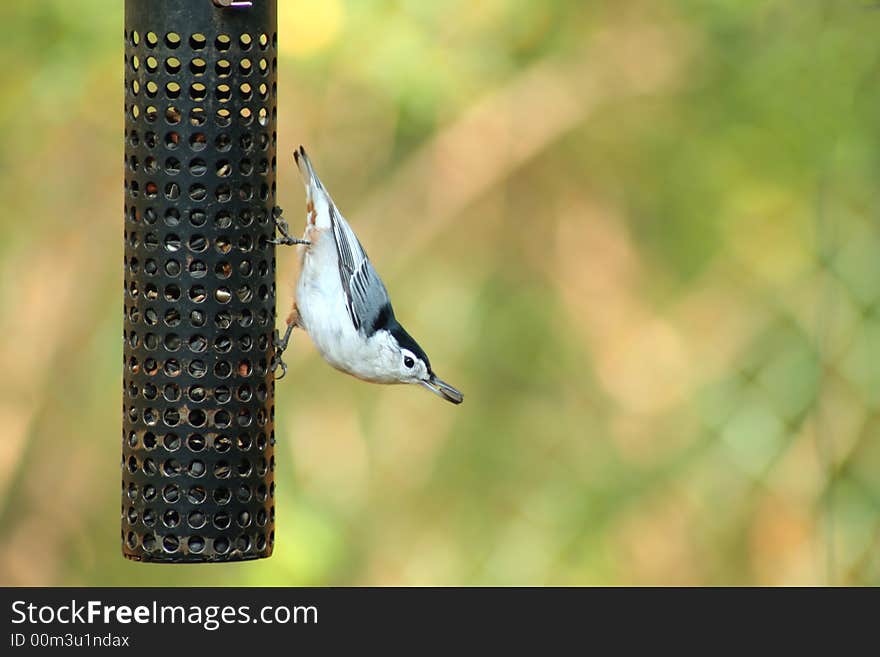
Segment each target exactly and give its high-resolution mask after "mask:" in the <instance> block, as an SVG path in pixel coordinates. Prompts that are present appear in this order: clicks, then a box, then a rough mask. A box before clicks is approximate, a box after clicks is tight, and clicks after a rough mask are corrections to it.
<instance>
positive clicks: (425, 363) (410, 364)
mask: <svg viewBox="0 0 880 657" xmlns="http://www.w3.org/2000/svg"><path fill="white" fill-rule="evenodd" d="M386 339H387V345H388V347H389V349H388V350H387V352H386V353H387V358H386V362H385V367H386V368H387V369H388V371H389V374H390V377H389V378H393V379H394V381H396V382H398V383H418V384H419V385H421V386H424V387H425V388H427V389H428V390H430V391H431V392H433V393H434V394H436V395H438V396H440V397H442V398H443V399H445V400H446V401H448V402H452V403H453V404H460V403H461V402H463V401H464V395H463V394H462V393H461V392H460V391H459V390H456V389H455V388H453V387H452V386H451V385H449V384H448V383H446V382H445V381H443V380H441V379H439V378H438V377H437V375H436V374H434V371H433V370H432V369H431V361H430V360H428V355H427V354H426V353H425V352H424V350H423V349H422V348H421V347H420V346H419V345H418V343H417V342H416V341H415V340H414V339H413V337H412V336H411V335H410V334H409V333H407V332H406V330H405V329H404V328H403V327H402V326H401V325H400V324H399V323H397V322H396V321H394V322H393V323H392V325H391V326H389V327H388V329H387V337H386Z"/></svg>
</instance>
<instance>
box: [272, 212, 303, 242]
mask: <svg viewBox="0 0 880 657" xmlns="http://www.w3.org/2000/svg"><path fill="white" fill-rule="evenodd" d="M281 214H282V210H281V208H279V207H278V206H277V205H276V206H275V207H274V208H272V219H273V220H274V221H275V228H276V229H277V230H278V232H279V233H281V237H275V238H272V239H271V240H269V242H271V243H272V244H283V245H284V246H292V245H294V244H311V242H309V241H308V240H303V239H300V238H298V237H293V236H292V235H291V234H290V226H289V225H288V223H287V222H286V221H285V220H284V219H282V218H281Z"/></svg>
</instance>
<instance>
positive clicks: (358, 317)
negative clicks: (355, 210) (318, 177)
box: [330, 206, 391, 337]
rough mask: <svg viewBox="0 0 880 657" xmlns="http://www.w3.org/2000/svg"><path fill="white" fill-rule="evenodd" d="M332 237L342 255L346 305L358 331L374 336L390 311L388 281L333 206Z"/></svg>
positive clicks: (343, 288) (340, 269)
mask: <svg viewBox="0 0 880 657" xmlns="http://www.w3.org/2000/svg"><path fill="white" fill-rule="evenodd" d="M330 221H331V224H332V226H333V238H334V239H335V241H336V252H337V254H338V256H339V278H340V280H341V281H342V290H343V292H344V293H345V305H346V308H347V309H348V315H349V317H350V318H351V322H352V324H354V327H355V329H356V330H358V331H360V332H361V333H363V334H364V335H366V336H368V337H369V336H371V335H373V333H375V332H376V331H377V330H378V329H379V328H381V326H382V324H384V322H385V321H386V320H387V318H388V317H389V315H390V314H391V302H390V300H389V299H388V291H387V290H386V289H385V284H384V283H383V282H382V279H381V278H379V274H378V273H377V272H376V270H375V269H374V268H373V265H372V264H371V263H370V259H369V258H368V257H367V253H366V252H365V251H364V247H363V246H361V243H360V241H359V240H358V238H357V235H355V234H354V231H353V230H352V229H351V226H349V225H348V222H347V221H346V220H345V219H344V218H343V217H342V215H340V214H339V211H338V210H336V208H334V207H332V206H331V208H330Z"/></svg>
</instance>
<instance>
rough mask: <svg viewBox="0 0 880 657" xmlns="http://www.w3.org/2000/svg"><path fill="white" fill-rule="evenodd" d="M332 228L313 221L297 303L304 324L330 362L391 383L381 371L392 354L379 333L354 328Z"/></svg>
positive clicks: (356, 374) (369, 378)
mask: <svg viewBox="0 0 880 657" xmlns="http://www.w3.org/2000/svg"><path fill="white" fill-rule="evenodd" d="M331 231H332V229H329V228H318V227H316V226H314V225H309V226H308V227H307V229H306V233H305V235H304V238H305V239H307V240H309V241H310V242H311V245H310V246H307V247H305V249H304V250H303V254H302V269H301V272H300V276H299V281H298V282H297V287H296V305H297V308H298V310H299V314H300V319H301V323H302V325H303V326H302V327H303V328H304V329H305V330H306V332H307V333H308V334H309V336H310V337H311V339H312V342H313V343H314V344H315V347H316V348H317V349H318V351H319V352H320V353H321V356H322V357H323V358H324V360H326V361H327V362H328V363H330V365H332V366H333V367H335V368H336V369H338V370H341V371H343V372H347V373H348V374H352V375H354V376H356V377H358V378H360V379H365V380H367V381H377V382H382V383H388V382H390V381H387V380H385V377H384V376H382V375H380V374H379V373H380V372H383V371H384V368H383V363H384V362H386V360H387V359H388V358H389V357H390V356H391V355H390V354H388V353H385V352H386V351H387V349H386V348H385V347H384V346H383V345H381V344H379V341H378V339H377V337H376V336H374V337H372V338H370V339H366V338H364V337H363V336H362V335H361V334H360V333H358V331H357V330H356V329H355V328H354V324H353V323H352V321H351V318H350V316H349V314H348V309H347V307H346V303H345V293H344V292H343V288H342V282H341V280H340V278H339V264H338V255H337V252H336V244H335V242H334V239H333V234H332V232H331Z"/></svg>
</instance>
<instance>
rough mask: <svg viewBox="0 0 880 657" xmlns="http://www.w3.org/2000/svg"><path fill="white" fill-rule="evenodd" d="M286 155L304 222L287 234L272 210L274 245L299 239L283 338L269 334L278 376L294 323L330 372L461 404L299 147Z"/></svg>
mask: <svg viewBox="0 0 880 657" xmlns="http://www.w3.org/2000/svg"><path fill="white" fill-rule="evenodd" d="M293 156H294V161H295V162H296V165H297V168H298V169H299V173H300V175H301V177H302V179H303V183H304V185H305V189H306V227H305V231H304V233H303V237H302V238H301V239H300V238H295V237H292V236H291V235H290V229H289V226H288V224H287V222H286V221H285V220H284V219H282V218H281V213H280V211H278V209H276V212H275V213H274V216H275V224H276V226H277V227H278V231H279V233H281V237H280V238H275V239H274V240H272V241H273V243H275V244H288V245H293V244H298V245H301V246H300V247H299V248H300V254H299V255H300V264H301V267H300V275H299V279H298V281H297V284H296V299H295V301H294V304H293V310H292V312H291V313H290V316H289V317H288V319H287V329H286V332H285V334H284V337H281V336H280V333H279V332H278V331H276V332H275V340H274V342H275V348H276V359H275V361H274V363H275V364H276V365H279V366H280V367H281V368H282V374H281V376H284V373H286V371H287V370H286V366H285V365H284V362H283V361H282V360H281V359H280V355H281V354H282V353H283V352H284V350H285V349H286V348H287V345H288V342H289V340H290V335H291V332H292V331H293V329H294V328H296V327H299V328H301V329H303V330H304V331H305V332H306V333H307V334H308V335H309V337H310V338H311V340H312V342H313V343H314V345H315V347H316V348H317V350H318V352H319V353H320V355H321V356H322V358H323V359H324V360H325V361H327V362H328V363H329V364H330V365H331V366H333V367H335V368H336V369H337V370H340V371H342V372H345V373H346V374H350V375H352V376H354V377H356V378H358V379H361V380H363V381H368V382H371V383H383V384H395V383H406V384H418V385H421V386H423V387H425V388H427V389H428V390H430V391H431V392H433V393H434V394H436V395H438V396H439V397H441V398H443V399H445V400H446V401H449V402H451V403H453V404H460V403H461V402H462V401H463V400H464V395H463V394H462V393H461V392H460V391H459V390H457V389H456V388H454V387H453V386H451V385H449V384H448V383H446V382H445V381H443V380H442V379H440V378H439V377H438V376H437V375H436V374H435V373H434V370H433V369H432V368H431V361H430V360H429V359H428V355H427V354H426V353H425V351H424V349H422V348H421V347H420V346H419V344H418V342H416V341H415V339H414V338H413V337H412V336H411V335H410V334H409V333H408V332H407V331H406V329H404V328H403V326H402V325H401V324H400V322H399V321H398V320H397V317H396V316H395V314H394V309H393V307H392V305H391V299H390V297H389V295H388V290H387V289H386V287H385V284H384V283H383V282H382V279H381V278H380V277H379V274H378V272H377V271H376V269H375V268H374V267H373V264H372V263H371V262H370V259H369V258H368V257H367V253H366V251H365V250H364V247H363V246H362V245H361V242H360V240H359V239H358V238H357V235H356V234H355V232H354V230H353V229H352V228H351V226H350V225H349V223H348V221H346V219H345V218H344V217H343V216H342V213H341V212H340V211H339V208H337V207H336V204H335V203H334V202H333V199H332V198H331V197H330V194H329V193H328V192H327V189H326V188H325V187H324V185H323V184H322V183H321V180H320V178H318V175H317V174H316V173H315V169H314V167H313V166H312V162H311V160H310V159H309V156H308V155H307V154H306V151H305V148H303V147H302V146H300V147H299V148H298V149H297V150H296V151H294V154H293ZM279 378H281V377H279Z"/></svg>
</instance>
